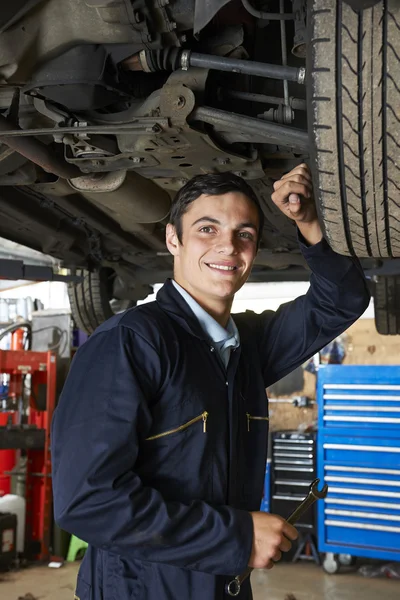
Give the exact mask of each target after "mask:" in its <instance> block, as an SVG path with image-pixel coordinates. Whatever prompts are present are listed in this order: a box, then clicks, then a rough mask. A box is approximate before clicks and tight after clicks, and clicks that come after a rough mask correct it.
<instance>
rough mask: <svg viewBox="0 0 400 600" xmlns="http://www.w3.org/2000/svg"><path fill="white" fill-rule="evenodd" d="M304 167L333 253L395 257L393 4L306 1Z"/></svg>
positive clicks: (397, 50)
mask: <svg viewBox="0 0 400 600" xmlns="http://www.w3.org/2000/svg"><path fill="white" fill-rule="evenodd" d="M308 27H309V40H310V41H309V44H308V57H307V58H308V119H309V131H310V133H311V168H312V170H313V177H314V187H315V189H316V190H317V194H316V202H317V208H318V211H319V215H320V220H321V223H322V225H323V228H324V233H325V236H326V238H327V240H328V242H329V244H330V245H331V247H332V248H333V249H334V250H335V251H336V252H339V253H341V254H347V255H357V256H360V257H369V256H370V257H376V258H379V257H399V256H400V195H399V192H400V3H398V1H397V0H384V1H382V0H380V1H379V2H377V3H376V4H375V5H374V6H373V7H371V8H368V9H366V10H364V11H359V12H356V11H354V10H353V9H352V8H351V7H350V6H349V5H348V4H346V3H345V2H344V1H342V0H310V2H309V12H308Z"/></svg>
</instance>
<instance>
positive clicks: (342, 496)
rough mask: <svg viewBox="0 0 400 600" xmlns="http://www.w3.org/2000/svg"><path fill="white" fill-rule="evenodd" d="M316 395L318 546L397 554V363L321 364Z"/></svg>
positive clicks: (374, 554) (374, 555)
mask: <svg viewBox="0 0 400 600" xmlns="http://www.w3.org/2000/svg"><path fill="white" fill-rule="evenodd" d="M317 395H318V443H317V465H318V467H317V468H318V477H319V478H320V479H321V484H322V483H327V484H328V485H329V492H328V496H327V498H326V499H325V500H324V501H322V500H321V501H320V502H318V549H319V551H320V552H327V553H334V554H340V553H345V554H349V555H352V556H360V557H367V558H376V559H382V560H394V561H396V560H397V561H400V367H397V366H396V367H395V366H394V367H391V366H340V365H329V366H326V367H321V368H320V370H319V373H318V389H317ZM321 484H320V485H321Z"/></svg>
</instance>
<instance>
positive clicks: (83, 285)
mask: <svg viewBox="0 0 400 600" xmlns="http://www.w3.org/2000/svg"><path fill="white" fill-rule="evenodd" d="M77 275H79V276H81V277H83V281H82V282H80V283H69V284H68V296H69V301H70V304H71V313H72V317H73V319H74V321H75V324H76V326H77V327H78V328H79V329H81V330H82V331H85V332H86V333H89V334H90V333H93V331H94V330H95V329H96V327H98V326H99V325H101V324H102V323H104V321H106V320H107V319H109V318H110V317H112V316H113V315H115V314H117V313H119V312H122V311H123V310H126V309H128V308H130V307H131V306H133V305H134V302H133V301H132V300H119V299H117V298H114V297H113V287H114V280H115V277H116V274H115V272H114V271H113V270H112V269H105V268H103V269H100V271H93V272H92V271H86V270H84V269H82V270H79V271H78V272H77Z"/></svg>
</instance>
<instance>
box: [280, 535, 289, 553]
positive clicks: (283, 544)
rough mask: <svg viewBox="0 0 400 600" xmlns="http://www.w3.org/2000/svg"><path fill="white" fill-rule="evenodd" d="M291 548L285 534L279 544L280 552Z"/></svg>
mask: <svg viewBox="0 0 400 600" xmlns="http://www.w3.org/2000/svg"><path fill="white" fill-rule="evenodd" d="M291 548H292V542H290V541H289V540H288V539H287V538H286V537H285V536H283V538H282V542H281V544H280V546H279V550H280V551H281V552H289V550H290V549H291Z"/></svg>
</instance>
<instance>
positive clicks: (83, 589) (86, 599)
mask: <svg viewBox="0 0 400 600" xmlns="http://www.w3.org/2000/svg"><path fill="white" fill-rule="evenodd" d="M91 591H92V588H91V586H90V585H89V584H88V583H86V581H83V579H82V578H81V577H79V576H78V579H77V582H76V590H75V595H74V600H92V593H91Z"/></svg>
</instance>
